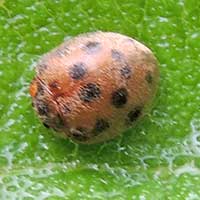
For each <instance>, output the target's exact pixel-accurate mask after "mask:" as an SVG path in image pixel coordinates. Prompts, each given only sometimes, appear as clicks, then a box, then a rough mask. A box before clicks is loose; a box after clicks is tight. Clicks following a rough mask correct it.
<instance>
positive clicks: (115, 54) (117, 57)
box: [111, 49, 124, 61]
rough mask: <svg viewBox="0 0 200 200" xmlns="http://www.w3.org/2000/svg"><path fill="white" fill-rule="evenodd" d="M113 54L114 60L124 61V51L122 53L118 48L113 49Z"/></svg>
mask: <svg viewBox="0 0 200 200" xmlns="http://www.w3.org/2000/svg"><path fill="white" fill-rule="evenodd" d="M111 56H112V58H113V59H114V60H117V61H123V59H124V55H123V53H121V52H120V51H118V50H116V49H112V50H111Z"/></svg>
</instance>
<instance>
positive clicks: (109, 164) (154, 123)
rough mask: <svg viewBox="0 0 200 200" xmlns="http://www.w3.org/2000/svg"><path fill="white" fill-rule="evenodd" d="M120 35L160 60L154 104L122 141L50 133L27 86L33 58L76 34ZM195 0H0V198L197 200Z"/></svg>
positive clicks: (198, 32) (199, 7) (198, 23)
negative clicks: (88, 141)
mask: <svg viewBox="0 0 200 200" xmlns="http://www.w3.org/2000/svg"><path fill="white" fill-rule="evenodd" d="M95 30H104V31H114V32H120V33H123V34H126V35H129V36H131V37H133V38H135V39H137V40H139V41H141V42H143V43H144V44H146V45H147V46H148V47H150V48H151V49H152V51H153V52H154V54H155V55H156V57H157V58H158V60H159V63H160V66H159V68H160V73H161V80H160V87H159V91H158V95H157V98H156V101H155V103H154V108H153V110H152V111H151V113H150V114H149V115H148V116H146V117H145V118H144V119H143V120H142V121H141V122H140V123H138V124H137V126H136V127H134V128H133V129H131V130H129V131H127V132H126V133H125V134H124V135H123V136H122V137H118V138H116V139H115V140H113V141H110V142H107V143H104V144H98V145H75V144H73V143H72V142H70V141H68V140H63V139H60V138H57V137H55V136H53V131H51V130H47V129H46V128H44V127H43V125H42V124H41V123H40V122H39V120H38V118H37V116H36V115H35V113H34V111H33V109H32V107H31V99H30V96H29V94H28V87H29V83H30V81H31V79H32V78H33V76H34V74H35V72H34V66H35V65H36V62H37V60H38V59H39V58H40V56H41V55H42V54H44V53H45V52H48V51H49V50H50V49H52V48H54V47H55V46H57V45H58V44H60V43H61V42H63V41H64V39H66V38H68V37H71V36H74V35H77V34H79V33H83V32H88V31H95ZM199 50H200V1H199V0H177V1H175V0H173V1H172V0H124V1H122V0H55V1H50V0H46V1H39V0H38V1H33V0H8V1H2V0H0V199H1V200H4V199H6V200H7V199H8V200H10V199H20V200H21V199H27V200H30V199H39V200H40V199H48V200H51V199H98V200H99V199H116V200H118V199H122V200H124V199H140V200H145V199H173V200H174V199H181V200H182V199H188V200H189V199H200V53H199Z"/></svg>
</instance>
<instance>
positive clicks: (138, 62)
mask: <svg viewBox="0 0 200 200" xmlns="http://www.w3.org/2000/svg"><path fill="white" fill-rule="evenodd" d="M65 49H68V52H67V53H66V52H65ZM94 49H95V51H94ZM97 49H98V50H97ZM63 51H64V52H63ZM44 66H45V68H44ZM36 72H37V74H36V76H35V78H34V79H33V80H32V82H31V85H30V94H31V96H32V101H33V106H34V109H35V110H36V112H37V114H38V116H39V118H40V119H41V120H42V121H43V123H44V125H45V126H48V127H51V128H53V129H54V130H56V131H59V132H60V134H62V136H63V137H66V138H68V139H69V138H71V139H72V140H74V141H76V142H79V143H86V144H91V143H100V142H104V141H106V140H109V139H112V138H114V137H116V136H118V135H120V134H121V133H122V131H125V130H127V129H128V128H130V126H131V125H132V126H134V125H136V122H137V121H138V120H139V118H141V117H142V116H143V115H145V112H147V111H146V110H147V108H148V107H149V105H150V103H151V102H152V99H153V98H154V97H155V94H156V91H157V87H158V81H159V70H158V66H157V60H156V58H155V56H154V55H153V54H152V52H151V50H150V49H148V48H147V47H145V46H144V45H143V44H141V43H139V42H138V41H136V40H134V39H132V38H130V37H127V36H125V35H122V34H119V33H113V32H102V31H97V32H92V33H85V34H81V35H78V36H76V37H74V38H72V39H70V40H67V41H66V42H64V43H62V44H61V45H59V46H58V47H56V48H55V49H53V50H52V51H50V52H48V53H47V54H45V55H44V56H43V57H42V58H41V60H40V61H39V63H38V64H37V66H36ZM66 107H67V108H68V109H67V111H68V112H66V109H65V108H66ZM139 107H140V109H139V111H137V114H135V115H134V118H133V117H132V115H133V114H131V115H130V112H132V110H138V108H139ZM127 121H128V123H127Z"/></svg>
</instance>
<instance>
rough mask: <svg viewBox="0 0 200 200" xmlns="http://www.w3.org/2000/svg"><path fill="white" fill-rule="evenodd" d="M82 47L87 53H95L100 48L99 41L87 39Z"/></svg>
mask: <svg viewBox="0 0 200 200" xmlns="http://www.w3.org/2000/svg"><path fill="white" fill-rule="evenodd" d="M84 49H85V50H86V51H87V53H96V52H98V51H99V50H100V49H101V44H100V42H92V41H89V42H88V43H87V44H86V45H85V47H84Z"/></svg>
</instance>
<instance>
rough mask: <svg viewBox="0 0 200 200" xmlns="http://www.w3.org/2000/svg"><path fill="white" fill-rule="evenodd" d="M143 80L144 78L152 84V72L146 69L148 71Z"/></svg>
mask: <svg viewBox="0 0 200 200" xmlns="http://www.w3.org/2000/svg"><path fill="white" fill-rule="evenodd" d="M145 80H146V81H147V82H148V83H149V84H152V82H153V76H152V73H151V72H150V71H148V72H147V73H146V76H145Z"/></svg>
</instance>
